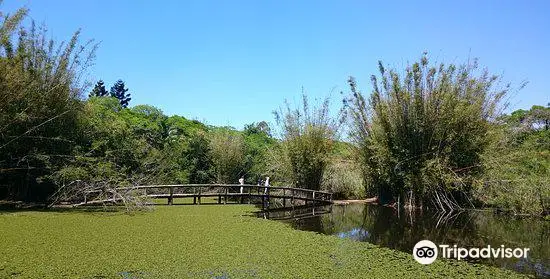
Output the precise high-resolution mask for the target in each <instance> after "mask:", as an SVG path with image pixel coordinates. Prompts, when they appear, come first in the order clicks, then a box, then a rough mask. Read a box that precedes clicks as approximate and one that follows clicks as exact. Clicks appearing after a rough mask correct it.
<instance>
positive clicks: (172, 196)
mask: <svg viewBox="0 0 550 279" xmlns="http://www.w3.org/2000/svg"><path fill="white" fill-rule="evenodd" d="M168 189H169V193H170V196H169V197H168V205H172V204H173V203H174V188H173V187H170V188H168Z"/></svg>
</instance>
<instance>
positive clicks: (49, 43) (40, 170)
mask: <svg viewBox="0 0 550 279" xmlns="http://www.w3.org/2000/svg"><path fill="white" fill-rule="evenodd" d="M26 14H27V10H26V9H20V10H18V11H17V12H16V13H15V14H14V15H12V16H8V15H6V14H3V13H1V14H0V20H1V22H2V23H1V25H0V123H1V124H0V188H2V189H6V192H4V193H0V196H7V197H8V198H13V199H20V200H36V199H44V198H45V197H47V195H48V194H50V193H51V191H52V190H53V188H54V185H53V184H52V182H51V180H50V179H49V177H48V176H49V175H50V174H51V173H52V172H53V171H56V170H57V169H59V168H60V167H61V166H63V165H64V164H66V160H67V158H68V156H69V155H70V152H71V150H72V148H73V146H74V143H75V135H76V134H77V133H76V131H75V127H76V126H77V125H76V124H75V122H76V119H77V117H78V114H79V110H80V107H81V102H80V97H81V95H82V93H83V91H84V89H85V83H84V82H83V81H82V80H80V77H81V76H83V75H82V74H83V73H84V72H85V71H86V69H87V67H88V66H89V65H90V64H91V61H92V60H93V57H94V51H95V45H94V44H93V43H91V42H89V43H87V44H84V45H80V44H79V32H76V33H75V34H74V35H73V36H72V38H71V39H70V40H69V41H68V42H67V43H65V44H58V43H56V42H55V41H53V40H50V39H48V36H47V32H46V29H45V27H37V26H35V24H34V23H32V24H31V25H30V27H25V26H23V25H21V22H22V20H23V19H24V18H25V16H26ZM16 31H19V33H18V34H16Z"/></svg>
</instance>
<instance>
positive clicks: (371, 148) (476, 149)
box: [346, 56, 509, 210]
mask: <svg viewBox="0 0 550 279" xmlns="http://www.w3.org/2000/svg"><path fill="white" fill-rule="evenodd" d="M379 68H380V77H376V76H372V85H373V88H374V90H373V92H372V94H371V96H370V98H368V99H367V98H366V97H364V96H363V95H362V94H361V93H360V92H359V91H358V89H357V85H356V82H355V80H354V79H353V78H351V79H350V81H349V83H350V87H351V93H352V94H351V96H350V98H349V99H348V100H346V104H347V108H348V112H349V114H350V116H351V121H352V127H353V129H352V136H353V137H354V139H355V141H356V143H357V145H358V150H359V152H360V155H361V156H360V157H361V165H362V167H363V175H364V178H365V181H366V182H367V183H366V184H367V187H368V189H367V190H368V191H369V192H370V193H373V194H376V195H378V196H379V198H380V200H381V201H383V202H388V201H392V200H394V199H395V198H396V197H401V198H402V200H404V201H406V203H408V204H409V205H410V206H419V207H424V206H429V207H435V208H439V209H441V210H449V209H450V210H452V209H455V208H457V207H460V206H461V205H462V204H464V203H465V202H467V201H470V200H469V197H470V196H471V195H470V190H471V184H472V180H473V179H474V178H476V177H479V174H480V173H481V172H482V168H481V155H482V154H483V152H484V151H485V149H486V148H487V146H488V145H489V142H490V138H488V137H487V134H488V132H489V130H490V129H491V122H492V121H493V120H494V119H495V118H496V116H497V112H498V109H499V103H500V101H501V99H502V98H503V96H505V94H506V93H507V92H508V90H509V86H505V87H504V88H498V87H497V85H498V84H497V82H498V81H499V77H498V76H492V75H490V74H489V73H488V72H487V71H481V72H479V71H478V64H477V62H474V63H469V64H464V65H460V66H455V65H444V64H440V65H438V66H435V65H433V66H431V65H430V64H429V61H428V59H427V56H423V57H422V58H421V59H420V61H419V62H416V63H414V64H412V65H410V66H408V67H407V68H406V69H405V71H404V73H403V74H402V75H400V74H399V71H398V70H394V69H391V70H386V69H385V67H384V66H383V64H382V63H381V62H380V63H379Z"/></svg>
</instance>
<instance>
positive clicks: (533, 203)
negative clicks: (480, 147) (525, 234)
mask: <svg viewBox="0 0 550 279" xmlns="http://www.w3.org/2000/svg"><path fill="white" fill-rule="evenodd" d="M548 111H549V109H548V108H545V107H543V106H533V107H532V108H531V109H530V110H516V111H514V112H512V113H511V114H510V115H505V116H503V117H501V118H500V119H499V121H498V122H497V123H495V125H494V126H493V127H492V129H491V131H490V138H491V139H492V141H491V144H490V145H489V148H488V150H487V151H486V152H485V154H484V155H483V157H482V159H483V166H484V170H485V171H484V174H483V177H481V178H480V179H478V180H477V184H476V186H477V187H476V188H475V192H474V194H475V198H476V199H478V200H479V201H480V202H482V203H483V204H484V205H489V206H494V207H498V208H500V209H502V210H504V211H511V212H513V213H516V214H518V213H529V214H537V215H539V214H550V130H547V129H546V126H545V125H546V121H547V119H550V118H549V117H548V114H546V113H547V112H548ZM545 112H546V113H545Z"/></svg>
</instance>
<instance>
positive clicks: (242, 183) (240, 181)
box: [239, 176, 244, 194]
mask: <svg viewBox="0 0 550 279" xmlns="http://www.w3.org/2000/svg"><path fill="white" fill-rule="evenodd" d="M239 184H241V185H244V176H241V178H239ZM243 189H244V187H243V186H241V194H242V193H243Z"/></svg>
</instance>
